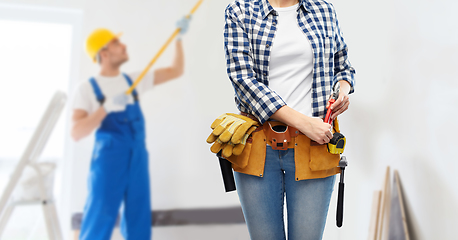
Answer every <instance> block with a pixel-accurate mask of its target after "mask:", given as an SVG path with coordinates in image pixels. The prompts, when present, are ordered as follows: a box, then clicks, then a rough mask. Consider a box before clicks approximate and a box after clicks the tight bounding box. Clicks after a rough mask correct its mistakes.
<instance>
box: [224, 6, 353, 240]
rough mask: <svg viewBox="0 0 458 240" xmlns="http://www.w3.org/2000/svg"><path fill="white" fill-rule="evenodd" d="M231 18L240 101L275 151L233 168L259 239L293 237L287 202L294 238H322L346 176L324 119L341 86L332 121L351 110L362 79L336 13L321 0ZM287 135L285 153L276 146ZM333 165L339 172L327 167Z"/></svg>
mask: <svg viewBox="0 0 458 240" xmlns="http://www.w3.org/2000/svg"><path fill="white" fill-rule="evenodd" d="M225 14H226V22H225V32H224V40H225V50H226V60H227V73H228V76H229V78H230V80H231V82H232V85H233V87H234V90H235V101H236V104H237V107H238V109H239V110H240V111H241V112H242V115H246V116H250V117H252V118H254V119H257V120H258V121H259V123H260V124H262V126H263V127H262V129H263V130H264V131H263V133H259V132H258V133H259V134H265V135H262V136H263V137H261V138H258V137H254V135H253V141H258V142H259V141H260V140H259V139H263V138H264V141H266V142H267V144H268V146H266V147H265V152H259V153H256V154H255V155H253V154H251V155H250V157H249V160H248V166H247V167H245V168H243V169H241V168H237V167H234V170H235V171H236V173H235V179H236V185H237V191H238V194H239V198H240V202H241V205H242V209H243V213H244V216H245V220H246V223H247V226H248V230H249V232H250V236H251V239H254V240H258V239H259V240H268V239H272V240H279V239H286V234H285V229H284V217H283V203H284V199H285V197H286V208H287V217H288V219H287V222H288V224H287V226H288V231H287V232H288V239H289V240H295V239H321V238H322V235H323V231H324V226H325V223H326V215H327V211H328V208H329V202H330V198H331V194H332V191H333V186H334V180H335V174H337V173H338V170H336V169H337V168H336V167H337V164H338V155H334V156H331V155H330V154H329V153H328V152H327V151H326V150H325V149H326V143H328V142H329V140H330V139H331V138H332V128H333V127H332V126H331V125H330V124H328V123H324V122H323V120H322V118H323V117H324V115H325V112H326V108H327V102H328V99H329V97H330V95H331V91H332V89H333V88H334V87H336V88H338V86H339V85H340V93H339V97H338V99H337V100H336V102H335V103H334V104H333V105H332V106H331V109H332V119H335V118H336V117H337V116H338V115H340V114H342V113H343V112H345V111H346V110H347V109H348V106H349V97H348V95H349V94H350V93H352V92H353V86H354V80H353V78H354V74H355V70H354V69H353V68H352V66H351V64H350V62H349V60H348V58H347V50H348V48H347V45H346V44H345V42H344V39H343V37H342V32H341V31H340V28H339V24H338V21H337V17H336V13H335V11H334V7H333V5H332V4H330V3H327V2H325V1H323V0H236V1H235V2H233V3H231V4H229V6H228V7H227V8H226V12H225ZM337 83H339V84H337ZM286 126H287V127H286ZM285 129H286V130H285ZM292 130H293V131H294V132H295V133H296V134H294V133H293V132H292ZM285 131H290V133H291V134H290V135H288V136H290V137H291V139H289V137H288V142H286V138H285V142H286V143H287V146H288V147H287V148H286V146H283V145H279V144H277V143H275V144H274V142H275V141H276V139H275V137H274V138H272V137H270V138H269V136H270V134H273V135H275V134H276V133H278V132H285ZM261 132H262V131H261ZM254 134H256V133H254ZM288 134H289V133H288ZM275 136H277V135H275ZM254 144H255V142H253V145H254ZM262 144H263V145H264V146H265V145H266V144H265V143H262ZM252 149H253V148H252ZM258 149H259V148H258ZM252 151H253V150H252ZM253 156H262V157H254V158H253ZM264 156H265V157H264ZM336 158H337V162H336V161H335V159H336ZM328 159H332V161H331V160H329V162H332V164H333V165H332V166H325V165H327V164H328V163H327V161H328ZM255 165H256V166H258V167H253V166H255ZM328 165H329V164H328ZM317 166H318V167H317ZM255 168H256V169H257V171H258V170H261V172H257V173H256V171H255V170H253V169H255Z"/></svg>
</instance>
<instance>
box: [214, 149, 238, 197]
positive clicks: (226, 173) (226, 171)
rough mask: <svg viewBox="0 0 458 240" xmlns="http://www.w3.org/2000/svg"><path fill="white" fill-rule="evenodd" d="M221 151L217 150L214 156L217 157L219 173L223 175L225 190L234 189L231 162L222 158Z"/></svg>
mask: <svg viewBox="0 0 458 240" xmlns="http://www.w3.org/2000/svg"><path fill="white" fill-rule="evenodd" d="M221 153H222V151H219V152H218V153H217V154H216V156H217V157H218V159H219V165H220V167H221V174H222V176H223V182H224V188H225V189H226V192H231V191H234V190H235V189H236V188H235V180H234V173H233V172H232V164H231V163H230V162H229V161H228V160H226V159H224V158H223V157H222V156H221Z"/></svg>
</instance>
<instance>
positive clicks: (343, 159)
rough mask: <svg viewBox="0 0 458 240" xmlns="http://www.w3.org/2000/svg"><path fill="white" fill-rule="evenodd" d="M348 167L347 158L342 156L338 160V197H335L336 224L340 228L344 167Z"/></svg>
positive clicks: (341, 221)
mask: <svg viewBox="0 0 458 240" xmlns="http://www.w3.org/2000/svg"><path fill="white" fill-rule="evenodd" d="M347 166H348V162H347V158H346V157H345V156H342V157H341V158H340V162H339V167H340V182H339V195H338V196H337V214H336V224H337V227H342V223H343V204H344V188H345V183H344V173H345V167H347Z"/></svg>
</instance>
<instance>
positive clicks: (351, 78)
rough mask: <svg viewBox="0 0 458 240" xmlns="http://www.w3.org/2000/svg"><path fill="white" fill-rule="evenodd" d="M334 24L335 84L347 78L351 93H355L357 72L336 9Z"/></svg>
mask: <svg viewBox="0 0 458 240" xmlns="http://www.w3.org/2000/svg"><path fill="white" fill-rule="evenodd" d="M334 21H335V22H334V24H335V27H336V30H335V32H336V34H335V41H336V50H337V51H336V53H335V54H334V81H333V86H334V84H336V83H337V82H339V81H341V80H345V81H347V82H348V83H350V86H351V89H350V93H353V92H354V91H355V90H354V86H355V74H356V71H355V69H354V68H353V66H352V65H351V63H350V60H348V46H347V44H346V43H345V41H344V38H343V34H342V31H341V29H340V26H339V21H338V20H337V14H336V12H335V10H334Z"/></svg>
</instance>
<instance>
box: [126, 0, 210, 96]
mask: <svg viewBox="0 0 458 240" xmlns="http://www.w3.org/2000/svg"><path fill="white" fill-rule="evenodd" d="M202 2H203V0H199V1H198V2H197V4H196V5H195V6H194V7H193V8H192V10H191V13H190V14H189V15H188V16H186V17H187V18H189V17H191V15H192V14H194V12H195V11H196V10H197V8H199V6H200V4H201V3H202ZM178 33H180V28H177V29H175V31H174V32H173V34H172V36H170V37H169V39H167V42H165V44H164V45H162V47H161V49H159V52H158V53H156V56H154V58H153V59H152V60H151V62H149V64H148V66H146V68H145V69H144V70H143V72H142V73H141V74H140V76H138V77H137V79H135V81H134V83H133V84H132V86H131V87H130V88H129V89H128V90H127V92H126V94H127V95H129V94H131V93H132V91H133V90H134V88H135V87H136V86H137V85H138V83H140V81H141V80H142V79H143V77H144V76H145V74H146V73H147V72H148V70H149V69H150V68H151V67H152V66H153V64H154V63H155V62H156V61H157V59H158V58H159V57H160V56H161V54H162V53H163V52H164V51H165V49H166V48H167V47H168V45H169V44H170V42H172V40H173V39H174V38H175V37H176V36H177V35H178Z"/></svg>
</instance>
